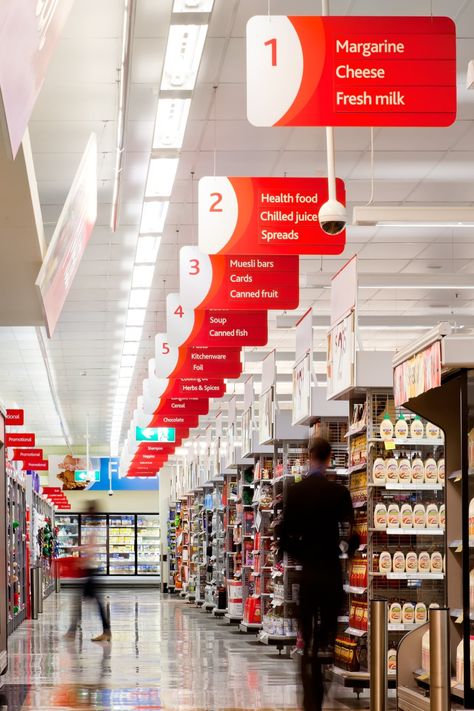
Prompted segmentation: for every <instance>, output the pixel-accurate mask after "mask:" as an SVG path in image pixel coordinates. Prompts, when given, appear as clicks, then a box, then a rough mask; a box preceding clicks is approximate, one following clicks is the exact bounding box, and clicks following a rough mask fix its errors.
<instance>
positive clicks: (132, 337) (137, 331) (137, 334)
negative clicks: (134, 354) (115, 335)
mask: <svg viewBox="0 0 474 711" xmlns="http://www.w3.org/2000/svg"><path fill="white" fill-rule="evenodd" d="M142 331H143V328H141V327H139V326H138V327H137V326H127V328H126V329H125V341H139V340H140V339H141V337H142Z"/></svg>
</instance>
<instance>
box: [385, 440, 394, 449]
mask: <svg viewBox="0 0 474 711" xmlns="http://www.w3.org/2000/svg"><path fill="white" fill-rule="evenodd" d="M384 445H385V449H395V442H392V441H391V440H386V441H385V442H384Z"/></svg>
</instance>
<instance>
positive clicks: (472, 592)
mask: <svg viewBox="0 0 474 711" xmlns="http://www.w3.org/2000/svg"><path fill="white" fill-rule="evenodd" d="M469 607H470V608H471V610H472V609H474V568H473V569H472V570H471V572H470V573H469Z"/></svg>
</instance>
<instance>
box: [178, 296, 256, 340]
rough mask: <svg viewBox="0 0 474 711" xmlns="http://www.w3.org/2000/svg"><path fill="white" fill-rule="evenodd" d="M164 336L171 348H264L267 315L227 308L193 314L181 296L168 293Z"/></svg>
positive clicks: (193, 310)
mask: <svg viewBox="0 0 474 711" xmlns="http://www.w3.org/2000/svg"><path fill="white" fill-rule="evenodd" d="M166 333H167V334H168V342H169V344H170V345H171V346H188V347H189V346H208V347H211V348H213V347H214V348H229V347H230V348H232V347H234V348H235V347H236V346H266V345H267V343H268V314H267V312H266V311H252V312H251V313H249V312H248V311H233V310H229V309H225V310H224V309H220V310H212V311H211V310H206V311H195V309H194V308H190V307H188V306H185V305H184V304H183V303H182V299H181V296H180V294H168V296H167V297H166Z"/></svg>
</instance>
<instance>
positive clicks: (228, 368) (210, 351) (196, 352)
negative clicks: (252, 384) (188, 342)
mask: <svg viewBox="0 0 474 711" xmlns="http://www.w3.org/2000/svg"><path fill="white" fill-rule="evenodd" d="M240 355H241V349H240V348H186V347H181V348H175V347H172V346H170V344H169V343H168V336H167V334H164V333H158V334H157V335H156V337H155V375H156V377H157V378H159V379H167V378H169V379H173V378H196V377H201V376H202V377H203V378H219V379H222V378H238V377H240V375H241V373H242V362H241V358H240Z"/></svg>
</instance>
